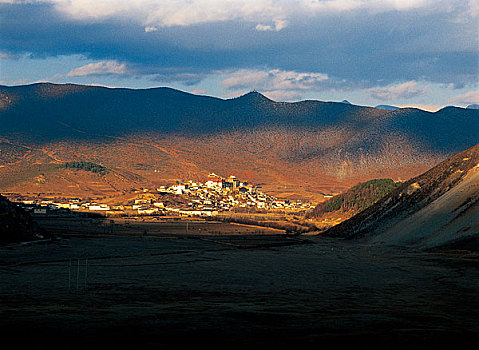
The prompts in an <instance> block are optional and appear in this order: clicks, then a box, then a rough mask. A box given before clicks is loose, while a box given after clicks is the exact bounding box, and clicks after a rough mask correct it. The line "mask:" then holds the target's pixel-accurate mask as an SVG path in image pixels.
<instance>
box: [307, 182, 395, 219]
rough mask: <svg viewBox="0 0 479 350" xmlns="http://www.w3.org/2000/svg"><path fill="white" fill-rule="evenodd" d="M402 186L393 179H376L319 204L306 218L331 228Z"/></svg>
mask: <svg viewBox="0 0 479 350" xmlns="http://www.w3.org/2000/svg"><path fill="white" fill-rule="evenodd" d="M400 184H401V183H400V182H395V181H393V180H392V179H374V180H369V181H366V182H363V183H360V184H357V185H356V186H354V187H352V188H350V189H349V190H347V191H346V192H344V193H341V194H339V195H337V196H334V197H332V198H330V199H328V200H327V201H325V202H323V203H320V204H318V205H317V206H316V207H315V208H314V209H313V210H312V211H311V212H309V213H307V214H306V218H307V219H316V220H318V221H322V222H323V226H331V225H332V224H336V223H339V222H341V221H344V220H346V219H348V218H350V217H352V216H354V215H355V214H357V213H359V212H361V211H363V210H365V209H366V208H368V207H370V206H371V205H372V204H374V203H376V202H377V201H378V200H379V199H381V198H382V197H384V196H385V195H386V194H388V193H389V192H391V191H392V190H393V189H395V188H396V187H398V186H399V185H400ZM328 223H330V224H329V225H328Z"/></svg>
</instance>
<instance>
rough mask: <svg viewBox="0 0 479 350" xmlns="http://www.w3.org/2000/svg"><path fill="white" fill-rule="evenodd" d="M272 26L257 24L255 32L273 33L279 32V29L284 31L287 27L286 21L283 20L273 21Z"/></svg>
mask: <svg viewBox="0 0 479 350" xmlns="http://www.w3.org/2000/svg"><path fill="white" fill-rule="evenodd" d="M273 22H274V26H271V25H264V24H261V23H259V24H257V25H256V27H255V28H256V30H257V31H260V32H265V31H275V32H279V31H280V30H281V29H284V28H286V27H287V26H288V21H287V20H284V19H276V20H274V21H273Z"/></svg>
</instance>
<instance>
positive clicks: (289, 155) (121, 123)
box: [0, 83, 479, 201]
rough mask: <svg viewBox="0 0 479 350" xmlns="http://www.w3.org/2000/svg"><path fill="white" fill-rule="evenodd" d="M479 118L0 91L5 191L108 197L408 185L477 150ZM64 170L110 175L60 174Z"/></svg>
mask: <svg viewBox="0 0 479 350" xmlns="http://www.w3.org/2000/svg"><path fill="white" fill-rule="evenodd" d="M478 114H479V111H477V110H471V109H463V108H444V109H442V110H440V111H438V112H436V113H430V112H426V111H422V110H420V109H413V108H402V109H399V110H395V111H386V110H380V109H376V108H371V107H361V106H356V105H351V104H346V103H340V102H321V101H311V100H308V101H301V102H295V103H286V102H274V101H272V100H270V99H268V98H266V97H265V96H263V95H262V94H260V93H258V92H250V93H248V94H246V95H243V96H240V97H238V98H234V99H228V100H223V99H219V98H213V97H208V96H197V95H192V94H189V93H185V92H181V91H178V90H174V89H170V88H154V89H140V90H132V89H111V88H104V87H98V86H81V85H69V84H66V85H55V84H47V83H45V84H43V83H42V84H33V85H26V86H14V87H0V125H1V128H0V150H1V152H0V191H3V192H26V191H27V192H32V191H33V192H34V193H57V194H66V193H68V194H71V195H73V196H77V195H81V196H84V195H87V194H88V193H91V194H95V196H111V195H114V194H115V193H117V194H121V193H125V191H129V190H131V189H132V188H138V187H142V188H154V186H158V185H162V184H165V183H168V182H170V183H171V182H174V181H176V180H190V179H191V180H204V179H205V177H206V175H207V174H208V173H209V172H211V171H214V172H217V173H222V174H234V175H236V176H238V177H240V178H241V179H244V180H247V181H249V182H251V183H262V184H264V186H263V188H264V190H266V191H270V192H272V194H275V195H277V196H280V197H283V198H293V197H296V198H297V197H298V196H299V197H300V198H305V199H308V198H309V199H313V200H314V201H321V200H323V196H322V194H321V193H333V194H335V193H339V192H341V191H344V190H346V189H347V188H349V187H351V186H352V185H354V184H356V183H358V182H362V181H366V180H368V179H372V178H378V177H389V178H392V179H395V180H398V179H402V180H404V179H408V178H410V177H411V176H415V175H418V174H420V173H421V172H423V171H425V170H426V169H428V168H430V167H431V166H433V165H435V164H437V163H438V162H439V161H441V160H443V159H445V158H447V157H448V156H450V155H452V154H454V153H457V152H459V151H461V150H464V149H466V148H468V147H471V146H472V145H474V144H476V143H477V141H478V136H477V132H476V130H478V129H479V115H478ZM67 162H91V163H95V164H98V165H100V166H102V167H105V168H107V169H109V171H110V172H109V174H108V175H106V176H103V177H98V176H97V174H94V173H85V174H83V173H79V172H73V171H72V169H65V168H59V167H58V166H54V165H61V164H63V163H67ZM130 182H131V183H130Z"/></svg>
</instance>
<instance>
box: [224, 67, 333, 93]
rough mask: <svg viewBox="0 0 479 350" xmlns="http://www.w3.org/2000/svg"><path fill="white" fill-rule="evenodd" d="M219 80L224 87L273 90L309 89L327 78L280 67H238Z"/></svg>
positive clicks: (325, 75) (323, 75)
mask: <svg viewBox="0 0 479 350" xmlns="http://www.w3.org/2000/svg"><path fill="white" fill-rule="evenodd" d="M228 75H229V77H228V78H226V79H224V80H223V81H222V82H221V85H222V86H223V87H224V88H226V89H238V88H245V89H250V90H252V89H258V90H262V91H274V90H310V89H314V88H318V87H319V85H320V83H321V82H324V81H326V80H328V75H327V74H323V73H298V72H295V71H284V70H280V69H271V70H256V69H240V70H237V71H234V72H232V73H230V74H228Z"/></svg>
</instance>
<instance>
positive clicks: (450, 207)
mask: <svg viewBox="0 0 479 350" xmlns="http://www.w3.org/2000/svg"><path fill="white" fill-rule="evenodd" d="M325 234H326V235H329V236H340V237H347V238H364V239H366V240H367V241H369V242H372V243H384V244H388V245H407V246H415V247H420V248H437V247H444V246H448V247H450V248H452V247H456V248H461V249H473V250H477V249H479V244H478V242H479V241H478V238H479V144H478V145H476V146H474V147H472V148H470V149H468V150H466V151H463V152H461V153H459V154H457V155H455V156H453V157H451V158H449V159H447V160H445V161H443V162H441V163H440V164H438V165H437V166H435V167H434V168H432V169H430V170H429V171H427V172H426V173H424V174H422V175H420V176H418V177H415V178H413V179H411V180H409V181H407V182H406V183H404V184H403V185H401V186H399V187H398V188H396V189H395V190H393V191H392V192H391V193H389V194H388V195H386V196H385V197H383V198H382V199H381V200H379V201H378V202H377V203H376V204H374V205H372V206H371V207H369V208H368V209H366V210H365V211H363V212H361V213H359V214H358V215H356V216H354V217H353V218H351V219H349V220H347V221H345V222H343V223H341V224H339V225H337V226H335V227H332V228H331V229H329V230H328V231H326V233H325Z"/></svg>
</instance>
